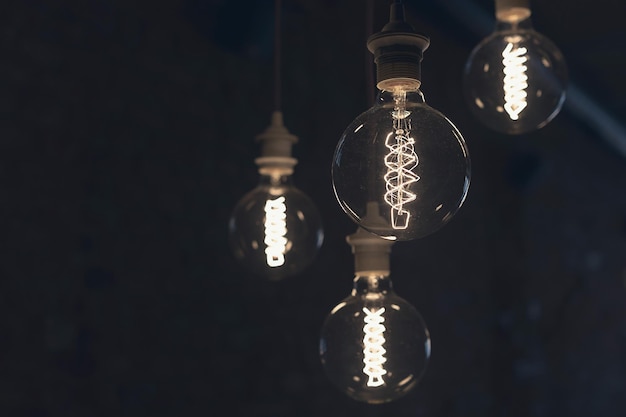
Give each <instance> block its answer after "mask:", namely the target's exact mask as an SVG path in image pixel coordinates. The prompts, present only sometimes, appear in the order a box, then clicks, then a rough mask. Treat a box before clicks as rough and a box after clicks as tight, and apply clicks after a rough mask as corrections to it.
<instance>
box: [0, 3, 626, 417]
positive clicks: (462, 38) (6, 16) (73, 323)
mask: <svg viewBox="0 0 626 417" xmlns="http://www.w3.org/2000/svg"><path fill="white" fill-rule="evenodd" d="M284 3H285V4H284V12H283V19H284V21H283V32H284V42H283V62H282V69H283V75H284V77H283V97H282V101H283V109H284V116H285V123H286V126H287V127H288V128H289V130H290V131H291V132H292V133H294V134H296V135H298V136H299V138H300V142H299V143H298V144H297V145H296V146H295V148H294V154H295V156H296V157H298V158H299V164H298V166H297V169H296V174H295V182H296V184H297V185H298V186H299V188H301V189H302V190H303V191H305V192H306V193H307V194H308V195H309V196H311V197H312V198H313V199H314V200H315V201H316V203H317V204H318V207H319V209H320V212H321V214H322V216H323V221H324V225H325V231H326V236H325V243H324V246H323V247H322V250H321V252H320V253H319V256H318V259H317V262H316V263H315V264H314V265H313V266H312V267H311V268H309V269H308V270H307V271H306V273H304V274H302V276H299V277H295V278H292V279H289V280H286V281H284V282H279V283H263V282H259V281H255V280H253V279H251V277H248V276H246V274H245V273H243V272H242V270H241V269H240V268H239V266H238V265H237V264H235V263H234V260H233V258H232V256H231V254H230V252H229V250H228V246H227V228H226V225H227V221H228V217H229V215H230V211H231V209H232V208H233V206H234V205H235V203H236V202H237V200H238V199H239V198H240V197H241V196H242V195H243V194H244V193H245V192H247V191H248V190H250V189H251V188H253V187H254V186H255V185H256V182H257V173H256V167H255V166H254V163H253V159H254V158H255V157H256V156H257V152H258V148H257V147H256V144H255V143H254V137H255V136H256V135H257V134H259V133H260V132H261V131H262V130H264V129H265V127H266V126H267V125H268V124H269V121H270V114H271V112H272V110H273V85H272V83H273V81H272V79H273V75H272V74H273V67H272V43H273V2H270V1H260V2H256V1H250V0H247V1H243V0H242V1H240V2H236V3H235V2H228V1H204V2H203V1H201V0H185V1H183V0H179V1H172V2H161V3H153V2H143V3H141V2H134V1H119V2H113V1H106V0H98V1H96V0H90V1H72V0H64V1H58V2H54V3H53V2H48V1H44V0H28V1H23V2H10V3H8V4H3V5H2V6H1V7H0V51H1V53H2V60H1V61H0V109H1V112H0V114H1V117H2V122H1V123H0V195H2V197H3V198H2V204H0V219H1V220H0V232H1V234H0V236H2V238H1V240H0V242H1V245H2V251H1V253H2V254H3V257H2V262H1V263H0V268H1V269H0V306H1V308H2V309H1V310H0V311H1V313H2V318H1V319H0V415H2V416H7V417H13V416H16V417H18V416H19V417H22V416H24V417H49V416H55V417H56V416H63V417H74V416H76V417H87V416H106V417H112V416H133V417H140V416H146V417H148V416H149V417H157V416H177V417H181V416H199V415H204V416H207V415H208V416H218V415H231V416H242V417H243V416H246V417H274V416H280V417H283V416H290V417H291V416H293V417H305V416H316V417H317V416H324V417H334V416H342V417H345V416H348V415H354V416H357V415H358V416H363V417H367V416H395V417H404V416H420V417H421V416H428V417H435V416H441V417H444V416H445V417H473V416H480V417H499V416H507V417H517V416H519V417H522V416H523V417H530V416H533V417H535V416H536V417H542V416H551V417H554V416H568V417H588V416H591V415H593V416H603V417H623V416H624V415H626V395H625V394H626V294H625V288H624V286H625V283H626V260H625V259H626V256H625V252H626V193H625V191H624V190H626V161H625V160H624V158H623V157H621V156H620V155H619V154H618V153H617V152H616V151H615V150H613V149H611V148H610V147H609V146H608V145H606V144H605V142H603V141H602V140H601V138H600V137H599V136H598V135H597V134H596V133H595V132H594V131H592V130H591V129H590V128H589V127H588V126H586V125H585V124H584V123H582V122H581V120H578V119H576V118H575V117H572V115H571V114H568V113H567V112H566V111H564V112H562V113H561V114H560V115H559V116H557V118H556V119H555V120H554V121H553V122H552V123H550V124H549V125H548V126H546V127H545V128H544V129H542V130H541V131H538V132H535V133H532V134H528V135H524V136H521V137H508V136H507V137H503V136H501V135H498V134H495V133H492V132H490V131H488V130H487V129H485V128H484V127H482V126H480V125H479V124H478V122H477V121H475V120H473V119H472V118H471V117H470V115H469V112H468V110H467V109H466V108H465V106H464V103H463V102H462V100H461V86H460V79H461V69H462V66H463V64H464V61H465V59H466V57H467V55H468V54H469V51H470V50H471V48H472V47H473V45H474V44H475V43H477V42H478V40H479V39H476V38H475V37H472V35H471V34H470V32H469V31H467V30H466V29H463V28H462V27H459V25H458V24H457V23H455V22H454V21H452V20H451V19H450V18H449V17H447V16H446V14H445V12H444V10H445V9H444V8H443V7H441V3H443V2H432V3H430V2H429V4H428V5H422V4H420V2H406V3H407V9H408V11H409V17H410V20H411V23H413V24H414V25H415V26H416V27H418V28H419V29H420V30H421V31H423V32H425V33H427V34H429V36H430V37H431V47H430V48H429V49H428V51H427V52H426V54H425V58H424V63H423V82H424V84H423V91H424V93H425V95H426V99H427V102H428V103H429V104H430V105H431V106H433V107H435V108H437V109H439V110H441V111H442V112H443V113H444V114H446V115H447V116H448V117H449V118H450V119H451V120H452V121H453V122H454V123H455V124H456V125H457V127H458V128H459V129H460V130H461V131H462V132H463V134H464V136H465V138H466V140H467V143H468V146H469V148H470V154H471V157H472V166H473V172H472V183H471V186H470V192H469V196H468V199H467V201H466V203H465V205H464V206H463V208H462V209H461V211H460V212H459V213H458V214H457V216H456V217H455V218H454V219H453V220H452V222H451V223H450V224H448V225H447V226H446V227H445V228H443V229H442V230H441V231H440V232H438V233H436V234H434V235H432V236H429V237H427V238H424V239H422V240H420V241H412V242H405V243H398V244H396V245H394V247H393V252H392V273H393V277H394V284H395V288H396V290H397V292H398V293H399V294H400V295H401V296H402V297H404V298H405V299H407V300H408V301H409V302H411V303H412V304H413V305H415V306H416V307H417V309H418V310H419V311H420V312H421V313H422V315H423V317H424V319H425V321H426V322H427V324H428V326H429V329H430V332H431V336H432V343H433V356H432V358H431V363H430V365H429V368H428V369H427V372H426V374H425V376H424V378H423V380H422V381H421V382H420V384H419V385H418V386H417V388H416V389H415V390H414V391H412V392H411V393H410V394H409V395H407V396H406V397H404V398H402V399H400V400H398V401H396V402H393V403H390V404H386V405H381V406H369V405H365V404H360V403H356V402H354V401H353V400H351V399H349V398H348V397H346V396H344V395H343V394H342V393H340V392H338V391H336V390H335V389H334V388H333V387H332V386H330V383H329V382H328V381H327V379H326V378H325V375H324V374H323V371H322V368H321V365H320V363H319V359H318V356H317V343H318V335H319V330H320V327H321V325H322V322H323V320H324V318H325V316H326V314H327V313H328V312H329V311H330V309H331V308H332V307H333V306H334V305H335V304H336V303H337V302H339V301H340V300H341V299H342V298H344V297H345V296H346V295H348V293H349V291H350V289H351V281H352V272H353V267H352V262H353V259H352V255H351V253H350V248H349V246H348V245H347V244H346V243H345V236H346V235H347V234H350V233H352V232H353V231H354V230H355V228H356V226H355V225H354V224H352V223H351V222H350V220H349V219H348V218H347V217H346V216H345V215H344V214H343V212H342V211H341V209H340V208H339V206H338V204H337V203H336V201H335V199H334V196H333V194H332V187H331V182H330V162H331V158H332V153H333V150H334V147H335V144H336V142H337V140H338V139H339V136H340V135H341V133H342V131H343V129H344V128H345V127H346V126H347V125H348V124H349V123H350V121H351V120H352V119H353V118H354V117H356V115H358V114H359V113H361V112H362V111H363V110H365V109H366V108H367V107H368V103H367V97H368V94H369V91H368V90H367V88H366V85H367V84H366V80H367V77H366V70H365V68H366V57H367V53H366V50H365V41H364V39H365V36H366V29H365V21H366V18H365V6H364V4H365V3H364V2H358V1H352V2H334V1H307V0H298V1H285V2H284ZM559 3H565V2H559ZM586 3H587V4H588V6H589V8H592V3H590V2H586ZM620 4H621V3H620ZM481 5H482V6H483V7H489V6H490V3H489V2H486V1H483V2H481ZM387 7H388V5H387V3H386V2H376V7H375V12H376V13H375V22H374V29H375V30H378V28H379V27H380V26H382V24H384V22H385V19H386V18H387ZM570 11H571V9H570ZM613 11H615V12H616V13H617V12H620V11H623V5H622V6H621V8H619V7H618V8H617V9H613ZM625 15H626V13H625ZM568 18H569V19H571V20H572V24H571V26H575V23H581V22H583V21H585V15H584V11H581V13H578V14H574V13H573V12H572V13H571V14H569V15H568ZM539 19H541V17H540V16H539ZM576 19H580V21H578V22H577V21H576ZM560 25H564V24H563V23H562V22H561V23H560ZM544 28H545V31H548V32H549V33H550V34H551V35H552V34H553V33H554V34H555V35H556V34H557V31H555V32H550V30H551V28H550V27H545V26H544ZM572 31H574V29H572ZM589 33H594V32H593V27H591V28H589ZM603 33H606V32H603ZM553 37H554V38H556V40H557V41H558V40H559V38H558V35H556V36H553ZM573 42H574V41H572V43H571V44H564V52H565V53H566V57H568V59H569V57H571V62H572V63H574V64H576V63H581V65H580V66H579V67H577V66H576V65H574V67H573V69H572V72H573V74H574V75H576V74H581V73H591V72H593V67H585V63H586V62H588V61H585V59H584V58H582V55H583V54H584V51H580V50H578V49H577V48H575V47H574V45H573ZM607 42H608V40H607ZM598 44H599V45H602V39H599V43H598ZM609 44H610V43H607V44H605V45H609ZM594 51H595V52H594V54H595V55H594V58H597V57H600V56H601V54H600V52H599V51H598V50H594ZM568 53H569V55H568ZM576 54H580V55H576ZM609 55H610V54H609ZM608 58H610V59H611V60H612V61H611V62H615V63H616V65H621V66H623V62H624V58H626V52H625V51H624V50H622V52H621V55H617V56H614V54H613V55H610V56H609V57H608ZM608 58H607V59H608ZM620 59H621V60H620ZM598 65H601V64H598ZM605 81H606V80H603V79H598V80H597V86H598V88H597V90H594V91H595V92H597V93H598V94H601V95H602V97H604V98H606V99H607V102H606V104H607V106H610V107H611V109H613V110H614V111H616V110H617V111H620V110H624V109H625V107H624V97H626V95H625V94H624V93H626V88H625V84H624V83H622V84H621V85H613V89H611V90H610V91H611V92H610V94H609V93H605V91H609V88H608V87H607V86H606V84H605ZM585 85H590V81H589V80H587V79H585ZM613 97H614V98H615V100H614V101H611V100H610V99H611V98H613ZM618 99H619V100H618ZM621 120H622V121H623V120H625V119H624V118H623V117H622V118H621ZM220 410H221V411H220Z"/></svg>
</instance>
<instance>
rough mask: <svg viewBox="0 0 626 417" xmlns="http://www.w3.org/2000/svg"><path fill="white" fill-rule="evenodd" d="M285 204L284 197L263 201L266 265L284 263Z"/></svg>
mask: <svg viewBox="0 0 626 417" xmlns="http://www.w3.org/2000/svg"><path fill="white" fill-rule="evenodd" d="M286 211H287V206H286V205H285V197H278V198H277V199H275V200H267V201H266V202H265V240H264V243H265V244H266V245H267V248H266V249H265V255H266V257H267V265H268V266H270V267H277V266H281V265H283V264H284V263H285V248H286V246H287V238H286V237H285V235H286V234H287V221H286V219H287V215H286V214H285V212H286Z"/></svg>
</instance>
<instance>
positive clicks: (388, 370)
mask: <svg viewBox="0 0 626 417" xmlns="http://www.w3.org/2000/svg"><path fill="white" fill-rule="evenodd" d="M377 241H378V242H377ZM381 241H382V242H381ZM348 242H349V243H350V244H351V245H352V246H353V252H354V253H355V278H354V286H353V289H352V293H351V294H350V296H349V297H347V298H345V299H344V300H342V301H341V302H340V303H339V304H337V305H336V306H335V307H334V308H333V309H332V310H331V312H330V314H329V315H328V316H327V317H326V319H325V321H324V324H323V326H322V329H321V337H320V358H321V362H322V365H323V368H324V371H325V373H326V375H327V377H328V379H329V380H330V381H331V382H332V384H333V385H334V386H335V387H336V388H338V389H339V390H340V391H342V392H344V393H345V394H346V395H348V396H349V397H351V398H353V399H355V400H357V401H362V402H366V403H370V404H380V403H386V402H390V401H394V400H396V399H398V398H400V397H402V396H404V395H405V394H407V393H408V392H409V391H411V389H413V388H414V387H415V386H416V385H417V383H418V381H419V380H420V379H421V377H422V376H423V374H424V372H425V370H426V367H427V364H428V361H429V358H430V335H429V332H428V329H427V328H426V324H425V323H424V320H423V319H422V317H421V315H420V314H419V313H418V311H417V310H416V309H415V307H413V306H412V305H411V304H410V303H409V302H407V301H406V300H404V299H403V298H401V297H399V296H398V295H397V294H396V293H395V292H394V290H393V288H392V283H391V279H390V278H389V266H388V263H389V247H390V245H391V244H392V242H390V241H386V240H384V239H382V238H380V237H378V236H375V235H373V234H371V233H369V232H366V231H364V229H362V228H359V230H358V231H357V233H355V234H353V235H351V236H349V237H348Z"/></svg>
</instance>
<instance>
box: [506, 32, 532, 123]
mask: <svg viewBox="0 0 626 417" xmlns="http://www.w3.org/2000/svg"><path fill="white" fill-rule="evenodd" d="M526 52H527V49H526V48H518V47H516V46H514V45H513V44H512V43H510V42H509V43H508V44H507V45H506V48H504V51H502V58H503V59H502V63H503V64H504V109H505V110H506V112H507V113H508V114H509V117H510V118H511V120H517V119H519V114H520V113H521V112H522V110H524V109H525V108H526V105H527V103H526V96H527V94H526V88H527V87H528V83H527V81H528V76H527V75H526V70H527V69H528V68H527V67H526V65H524V63H525V62H526V61H528V57H527V56H526Z"/></svg>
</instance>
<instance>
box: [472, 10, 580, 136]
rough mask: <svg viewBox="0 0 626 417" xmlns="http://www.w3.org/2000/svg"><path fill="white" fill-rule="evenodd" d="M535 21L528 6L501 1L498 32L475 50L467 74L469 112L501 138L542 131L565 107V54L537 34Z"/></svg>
mask: <svg viewBox="0 0 626 417" xmlns="http://www.w3.org/2000/svg"><path fill="white" fill-rule="evenodd" d="M530 15H531V12H530V8H529V7H528V5H527V0H513V1H512V0H504V1H502V0H496V27H495V31H494V32H493V33H492V34H491V35H490V36H488V37H487V38H485V39H484V40H482V41H481V42H480V43H479V44H478V45H477V46H476V47H475V48H474V49H473V50H472V52H471V53H470V56H469V58H468V60H467V62H466V64H465V68H464V71H463V90H464V95H465V99H466V101H467V104H468V106H469V108H470V109H471V111H472V113H473V114H474V116H475V117H476V118H477V119H478V120H479V121H480V122H482V123H483V124H484V125H485V126H487V127H489V128H490V129H492V130H495V131H497V132H501V133H507V134H514V135H515V134H522V133H527V132H531V131H534V130H537V129H540V128H542V127H544V126H545V125H546V124H548V123H549V122H550V121H551V120H553V119H554V117H556V115H557V114H558V113H559V112H560V110H561V108H562V106H563V103H564V101H565V91H566V88H567V79H568V76H567V66H566V64H565V59H564V57H563V54H562V53H561V51H560V50H559V49H558V48H557V47H556V45H555V44H554V43H553V42H552V41H551V40H550V39H548V38H546V37H545V36H543V35H542V34H540V33H538V32H536V31H535V30H534V29H533V26H532V22H531V19H530Z"/></svg>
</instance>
